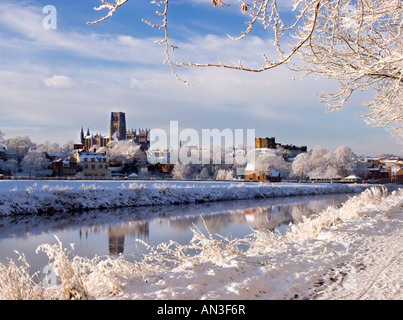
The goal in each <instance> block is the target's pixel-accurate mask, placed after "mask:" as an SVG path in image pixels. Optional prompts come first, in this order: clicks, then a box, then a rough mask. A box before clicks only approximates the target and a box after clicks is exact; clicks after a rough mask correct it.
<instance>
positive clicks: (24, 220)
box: [0, 194, 351, 262]
mask: <svg viewBox="0 0 403 320" xmlns="http://www.w3.org/2000/svg"><path fill="white" fill-rule="evenodd" d="M350 196H351V195H350ZM347 198H348V195H346V194H340V195H326V196H323V195H322V196H298V197H289V198H275V199H259V200H242V201H226V202H215V203H206V204H192V205H172V206H155V207H137V208H120V209H113V210H112V209H111V210H92V211H88V212H84V213H77V214H65V213H57V214H53V215H46V216H20V217H19V216H11V217H1V218H0V252H2V255H3V252H7V250H3V249H4V246H6V245H7V246H9V247H11V246H13V241H3V240H10V239H11V240H12V239H15V240H18V239H26V240H29V241H27V242H26V245H25V247H24V248H26V249H29V250H32V251H35V249H36V247H35V248H31V249H30V248H29V245H30V242H31V241H30V240H32V239H37V241H32V245H36V244H37V243H38V241H40V239H43V238H44V237H45V235H47V236H49V235H52V234H55V235H62V234H63V235H65V237H66V238H67V240H68V241H69V242H74V243H79V244H81V247H82V250H84V249H85V248H84V247H85V245H84V243H85V241H90V240H91V239H92V238H94V239H96V240H94V242H96V243H95V244H91V248H89V249H88V248H86V249H85V250H84V252H85V254H86V255H88V254H89V253H88V252H89V251H91V252H92V254H93V255H95V254H100V253H101V254H102V253H103V252H105V251H107V252H108V253H109V254H112V255H117V254H119V253H130V252H132V251H133V250H134V247H133V243H134V242H135V239H142V240H145V241H146V242H148V243H150V244H151V245H154V244H158V243H160V242H167V241H169V240H175V241H177V242H179V243H182V244H184V243H187V242H189V240H190V239H191V237H192V232H191V231H190V227H192V226H199V227H203V226H204V224H205V225H206V226H207V228H208V230H209V232H210V233H212V234H215V233H217V234H220V235H223V236H227V235H228V234H231V235H232V236H233V237H244V236H246V235H248V234H250V233H251V232H252V229H254V230H270V231H273V230H276V229H277V230H280V231H282V228H281V226H284V225H288V224H289V223H290V222H299V221H302V219H303V217H304V216H310V215H312V214H316V213H319V212H320V211H322V210H323V209H325V208H326V207H328V206H329V205H333V206H339V205H340V204H341V203H343V202H344V201H346V200H347ZM105 237H106V238H107V241H106V242H104V241H103V239H104V238H105ZM100 239H101V240H100ZM5 243H7V244H5ZM8 249H11V248H8ZM8 251H10V250H8ZM126 251H127V252H126ZM75 254H78V255H82V254H81V253H80V248H78V250H76V251H75ZM4 260H5V257H4V256H1V257H0V262H2V261H4Z"/></svg>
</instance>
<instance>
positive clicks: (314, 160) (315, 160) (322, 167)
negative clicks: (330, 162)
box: [311, 146, 329, 173]
mask: <svg viewBox="0 0 403 320" xmlns="http://www.w3.org/2000/svg"><path fill="white" fill-rule="evenodd" d="M328 153H329V150H327V149H326V148H323V147H321V146H318V147H316V148H314V149H313V150H312V153H311V165H312V171H313V172H315V173H323V172H325V171H326V168H327V165H326V159H325V155H327V154H328Z"/></svg>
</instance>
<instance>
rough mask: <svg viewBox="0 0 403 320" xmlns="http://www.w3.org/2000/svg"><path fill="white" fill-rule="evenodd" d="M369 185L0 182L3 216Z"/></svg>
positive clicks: (343, 190)
mask: <svg viewBox="0 0 403 320" xmlns="http://www.w3.org/2000/svg"><path fill="white" fill-rule="evenodd" d="M368 187H370V185H365V184H320V183H315V184H312V183H306V184H305V183H244V182H178V181H167V182H165V181H164V182H161V181H160V182H155V181H136V182H122V181H97V182H82V181H36V182H33V181H13V180H11V181H10V180H8V181H0V215H13V214H37V213H53V212H71V211H80V210H89V209H106V208H119V207H132V206H144V205H164V204H186V203H198V202H210V201H222V200H241V199H256V198H273V197H283V196H295V195H316V194H329V193H350V192H362V191H363V190H365V189H366V188H368Z"/></svg>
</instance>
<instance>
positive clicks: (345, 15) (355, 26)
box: [90, 0, 403, 138]
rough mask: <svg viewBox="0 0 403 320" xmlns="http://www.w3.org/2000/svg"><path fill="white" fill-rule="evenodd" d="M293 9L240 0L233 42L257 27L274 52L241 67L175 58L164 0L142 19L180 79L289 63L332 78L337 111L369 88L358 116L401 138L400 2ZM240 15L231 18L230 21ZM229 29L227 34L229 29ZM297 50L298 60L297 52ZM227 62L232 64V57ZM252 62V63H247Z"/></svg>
mask: <svg viewBox="0 0 403 320" xmlns="http://www.w3.org/2000/svg"><path fill="white" fill-rule="evenodd" d="M101 1H102V5H100V6H99V7H98V8H96V10H102V9H106V10H108V13H107V14H106V15H105V16H104V17H102V18H100V19H98V20H97V21H93V22H90V23H98V22H100V21H103V20H105V19H107V18H109V17H111V16H112V15H113V14H114V13H115V12H116V10H117V9H118V8H120V7H121V6H123V5H124V4H125V3H127V2H128V1H129V0H115V3H108V2H107V1H106V0H101ZM292 1H293V3H294V6H293V8H292V10H285V11H280V10H279V4H280V2H284V1H282V0H264V1H263V0H239V9H240V11H241V12H242V13H243V14H245V16H248V19H247V21H246V24H247V27H246V29H245V30H244V31H242V33H241V34H240V35H239V36H230V38H231V39H233V40H239V39H242V38H244V37H246V36H248V34H251V33H253V30H255V28H256V25H257V24H260V23H261V24H262V25H263V28H264V30H266V31H267V32H268V38H269V39H273V45H274V46H275V48H276V49H277V51H276V52H277V54H278V55H277V54H272V53H271V54H268V53H262V60H261V66H260V67H254V66H246V65H245V64H244V63H243V62H242V61H240V60H238V62H233V63H229V64H226V63H224V62H223V61H222V60H221V59H220V58H219V59H218V63H204V62H192V61H190V62H181V61H177V60H176V59H175V58H174V57H173V54H174V50H176V51H177V49H178V47H177V46H176V45H174V44H172V43H171V39H170V38H169V37H168V25H170V24H168V7H169V6H168V4H169V0H159V1H152V2H151V3H153V4H155V5H157V6H158V7H159V8H162V9H159V11H157V14H158V16H159V17H160V18H161V19H162V21H161V23H160V24H155V23H151V22H149V21H148V20H143V21H144V22H146V23H147V24H149V25H150V26H152V27H154V28H157V29H159V30H162V31H163V37H162V39H161V40H160V41H158V43H159V44H161V45H162V46H163V47H164V52H165V55H166V60H165V62H166V63H168V64H169V66H170V67H171V70H172V73H173V74H174V75H175V77H176V78H177V79H178V80H180V81H182V82H184V83H186V84H187V82H186V81H184V80H182V79H180V78H179V76H178V75H177V73H176V72H175V68H178V67H182V66H193V67H219V68H229V69H237V70H242V71H249V72H262V71H266V70H270V69H273V68H276V67H279V66H281V65H291V66H292V69H294V70H296V71H299V72H301V74H302V76H312V77H315V78H318V79H333V80H336V81H337V83H338V89H337V90H335V91H334V92H331V93H325V94H323V95H322V98H323V102H324V103H325V104H326V106H327V107H328V108H329V110H331V111H333V110H340V109H342V108H343V107H344V106H345V105H346V102H347V101H348V100H349V99H350V97H351V95H352V94H353V93H354V92H355V91H365V90H368V91H370V92H371V93H372V92H374V96H373V98H372V99H370V100H369V101H368V102H367V103H366V105H367V107H368V113H366V114H365V115H363V116H364V117H365V119H366V121H367V122H368V123H370V124H371V125H373V126H386V125H391V126H392V130H393V132H394V133H395V134H396V135H397V136H398V137H400V138H402V137H403V107H402V105H403V90H402V88H403V67H402V60H403V42H402V41H401V39H402V31H403V23H402V16H403V4H402V1H401V0H358V1H357V0H292ZM212 4H213V5H214V6H216V5H217V4H218V5H219V6H220V7H227V6H229V4H228V3H225V2H223V1H222V0H212ZM235 18H238V15H234V19H235ZM228 33H233V32H232V30H229V32H228ZM297 55H298V58H297V59H295V57H296V56H297ZM232 61H237V59H236V57H234V58H233V59H232ZM252 62H253V63H254V64H256V61H252Z"/></svg>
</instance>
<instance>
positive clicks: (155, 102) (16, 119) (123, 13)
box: [0, 0, 403, 155]
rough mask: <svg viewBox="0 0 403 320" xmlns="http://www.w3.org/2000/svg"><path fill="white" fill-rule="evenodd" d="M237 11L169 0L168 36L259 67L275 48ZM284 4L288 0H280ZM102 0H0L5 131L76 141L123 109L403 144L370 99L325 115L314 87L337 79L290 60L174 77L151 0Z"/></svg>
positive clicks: (307, 135)
mask: <svg viewBox="0 0 403 320" xmlns="http://www.w3.org/2000/svg"><path fill="white" fill-rule="evenodd" d="M228 2H230V3H232V4H233V5H232V7H230V8H224V9H223V8H220V7H215V8H214V7H213V6H212V5H211V1H210V0H192V1H190V0H188V1H185V0H176V1H175V0H171V4H170V15H169V26H170V29H169V32H170V37H171V38H172V40H173V42H174V43H175V44H177V45H178V46H179V50H178V51H177V57H179V58H181V59H183V60H184V61H188V60H192V61H193V62H216V61H217V58H222V59H223V60H224V61H226V62H229V61H231V60H234V61H237V60H238V59H239V58H242V60H243V61H245V64H246V63H248V62H249V63H250V64H252V65H257V64H260V61H261V60H260V59H261V54H262V53H263V52H266V53H267V54H268V55H270V53H271V52H273V46H272V42H271V41H270V35H269V34H267V33H266V32H264V30H261V29H260V28H258V29H257V30H256V32H255V33H254V34H252V35H251V36H249V37H248V38H246V39H244V40H242V41H232V40H230V39H229V38H228V37H227V36H226V34H227V33H230V34H232V35H239V34H240V33H241V31H242V30H243V28H244V26H245V24H244V21H245V16H244V15H242V14H241V13H240V10H239V6H240V5H239V2H238V1H228ZM283 3H284V4H283V5H284V8H282V9H283V10H286V9H288V8H289V4H288V2H287V1H285V2H283ZM100 4H101V2H100V1H99V0H85V1H83V0H68V1H66V0H45V1H39V0H37V1H32V0H30V1H18V0H13V1H11V0H2V14H1V15H0V27H1V30H2V31H1V33H0V52H1V59H0V104H1V108H0V130H1V131H2V132H4V133H5V135H6V136H5V138H12V137H15V136H21V135H29V136H30V137H31V139H32V140H33V141H34V142H36V143H42V142H44V141H51V142H58V143H60V144H63V143H65V142H67V141H69V140H73V141H78V139H79V132H80V130H81V127H82V126H84V128H85V129H87V127H89V129H90V130H91V132H93V133H98V132H99V133H102V134H108V131H109V128H108V124H109V117H110V112H111V111H123V112H125V113H126V122H127V126H128V127H129V128H134V129H136V128H163V129H166V130H167V131H168V129H169V122H170V120H177V121H179V127H180V129H181V128H194V129H196V130H200V131H201V129H213V128H218V129H220V130H223V129H225V128H230V129H244V130H246V129H255V130H256V136H257V137H267V136H268V137H276V141H277V142H280V143H282V144H294V145H298V146H300V145H307V146H308V149H312V148H314V147H316V146H323V147H326V148H328V149H329V150H331V151H334V150H335V149H336V148H337V147H338V146H340V145H348V146H350V147H351V148H352V150H353V151H354V152H355V153H356V154H358V155H361V154H363V155H378V154H381V153H393V154H398V155H402V154H403V153H402V151H401V150H402V147H401V145H399V144H398V143H397V142H396V140H395V139H394V138H393V137H391V135H390V134H389V133H387V132H386V131H385V129H384V128H373V127H370V126H369V125H367V124H365V122H364V121H363V119H362V118H360V117H359V116H358V114H359V113H365V112H366V110H365V107H364V106H363V105H362V100H363V99H368V96H366V95H365V93H364V94H362V95H361V96H358V95H357V96H353V98H352V99H351V101H350V102H349V103H348V105H347V106H346V108H345V109H344V110H342V111H339V112H334V113H331V114H327V113H326V112H325V111H326V110H325V107H324V106H323V105H322V104H321V103H320V98H319V97H318V96H316V95H315V93H320V92H322V91H326V90H327V91H333V90H336V89H337V87H336V85H335V83H334V82H332V81H317V80H314V79H311V78H307V79H304V80H292V78H293V77H294V76H298V75H296V74H294V73H292V72H291V71H289V70H287V69H285V68H279V69H276V70H272V71H267V72H263V73H259V74H256V73H246V72H239V71H231V70H223V69H206V68H200V69H198V68H183V69H182V68H181V69H179V70H178V73H179V75H180V76H181V77H182V78H183V79H185V80H187V81H189V82H190V83H192V87H188V86H185V85H183V84H182V83H180V82H178V81H177V80H176V79H175V78H174V77H173V76H172V74H171V71H170V68H169V66H168V65H166V64H163V61H164V59H165V57H164V48H163V47H162V46H159V45H158V44H156V43H154V40H159V39H161V38H162V37H163V34H162V32H161V31H158V30H156V29H153V28H151V27H149V26H148V25H146V24H145V23H144V22H142V21H141V19H142V18H145V19H148V20H150V21H152V22H154V23H158V22H159V17H158V16H156V15H155V11H156V10H157V9H158V8H157V7H156V6H155V5H152V4H151V3H150V2H149V1H139V0H136V1H134V0H130V1H129V2H128V3H127V4H126V5H124V6H123V7H121V8H120V10H118V11H117V12H116V14H115V15H114V16H113V17H111V18H110V19H108V20H106V21H104V22H102V23H100V24H96V25H87V24H86V22H87V21H92V20H96V19H99V18H101V17H102V16H103V14H106V11H102V12H100V11H94V10H93V8H94V6H98V5H100ZM46 5H53V6H55V8H56V9H57V29H56V30H45V29H44V28H43V25H42V21H43V19H44V18H45V17H46V14H43V12H42V10H43V7H44V6H46Z"/></svg>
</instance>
